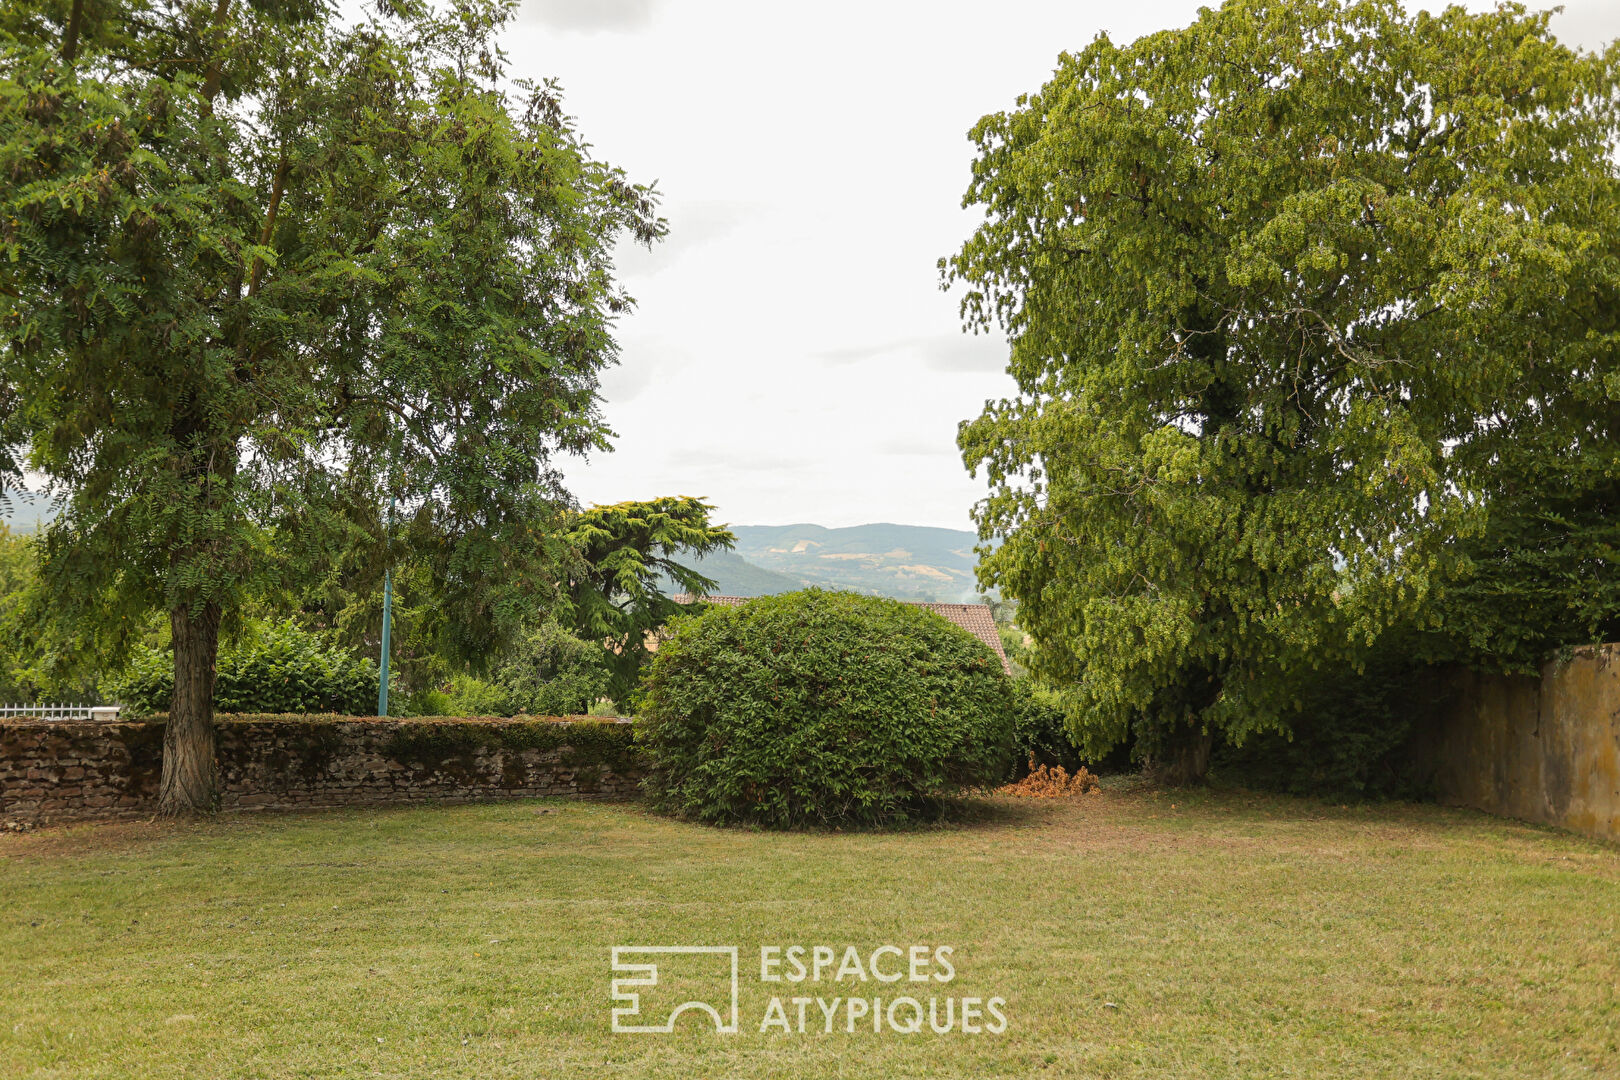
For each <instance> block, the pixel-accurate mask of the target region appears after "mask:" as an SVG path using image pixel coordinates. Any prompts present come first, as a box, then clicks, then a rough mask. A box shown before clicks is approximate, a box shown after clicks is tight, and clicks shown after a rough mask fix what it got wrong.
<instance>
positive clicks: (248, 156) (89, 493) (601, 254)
mask: <svg viewBox="0 0 1620 1080" xmlns="http://www.w3.org/2000/svg"><path fill="white" fill-rule="evenodd" d="M513 9H514V7H513V5H512V4H510V3H502V2H499V0H453V2H452V3H450V4H449V5H448V6H435V5H434V4H432V3H429V2H423V0H381V2H380V3H379V5H378V6H377V8H376V9H375V10H374V11H372V12H370V13H369V14H368V15H366V16H365V17H363V18H359V19H357V20H344V19H340V18H339V16H338V14H337V10H336V8H335V6H330V5H328V4H327V3H325V2H324V0H17V2H14V3H8V4H7V5H6V6H5V9H4V14H3V15H0V35H3V36H0V178H3V179H0V185H3V186H0V406H3V408H0V414H3V415H0V423H3V425H4V426H3V428H0V446H4V447H5V448H6V456H5V459H4V462H3V464H4V465H5V466H6V467H7V469H8V471H10V472H12V473H15V472H17V471H18V470H19V469H20V468H27V469H31V470H34V471H35V472H37V473H39V474H43V475H44V476H45V477H46V478H48V479H49V481H50V483H51V484H52V485H53V486H54V487H55V488H56V489H57V490H58V491H59V492H60V493H61V494H62V495H63V496H64V497H65V503H64V506H63V511H62V513H61V516H60V517H59V518H58V519H57V520H56V521H55V522H54V523H53V525H52V526H51V527H50V528H49V530H48V531H47V533H46V535H45V537H44V538H43V543H42V563H41V567H40V572H41V574H42V575H43V576H44V578H45V579H46V580H47V581H49V582H50V583H51V585H52V588H53V592H54V595H55V597H56V599H57V600H58V601H59V611H60V613H62V614H64V615H67V616H77V617H79V618H80V619H81V621H83V622H85V623H86V624H93V625H95V626H97V627H100V628H101V629H102V630H103V631H105V633H106V636H107V638H108V639H109V643H110V644H111V645H114V646H115V645H117V644H118V638H119V637H120V636H121V635H122V634H123V633H124V632H125V629H126V628H128V627H132V626H134V625H136V621H137V617H138V615H139V614H141V613H144V612H149V611H151V610H153V609H154V608H156V609H161V610H163V611H165V612H167V614H168V617H169V620H170V622H171V625H172V630H173V641H174V663H175V691H174V699H173V703H172V708H171V712H170V717H169V721H168V725H167V731H166V734H165V741H164V763H163V780H162V795H161V805H162V807H163V809H164V810H166V811H171V812H176V811H187V810H194V809H200V808H206V807H208V806H210V805H211V803H212V802H213V800H214V798H215V788H216V775H215V771H216V766H215V761H214V737H213V727H212V697H213V679H214V661H215V655H216V652H217V648H218V640H219V632H220V625H221V620H222V619H228V618H230V617H231V615H232V613H233V611H235V610H237V609H238V608H239V605H240V604H241V603H242V601H243V599H244V597H247V596H248V595H249V594H256V595H260V596H262V595H264V594H265V593H266V592H274V591H275V590H295V589H299V588H303V587H305V586H307V583H308V581H309V578H310V576H311V575H312V574H316V573H320V572H323V571H326V570H329V569H330V567H331V565H332V559H333V558H334V557H335V556H336V555H337V554H338V553H347V557H349V558H351V559H352V558H354V557H355V556H354V553H355V552H360V553H361V554H362V555H363V556H365V558H363V559H362V560H361V561H362V562H365V563H366V564H367V565H369V566H370V567H371V572H372V573H376V572H377V570H378V569H379V568H380V566H381V565H382V563H383V562H384V560H385V559H399V560H408V561H410V562H411V563H412V564H413V565H427V566H429V567H431V568H432V571H433V575H434V578H435V582H436V585H435V587H436V590H437V595H438V597H439V600H440V605H441V610H442V612H443V615H444V619H445V623H446V625H448V626H452V627H454V633H453V634H452V635H450V637H451V639H452V640H453V644H454V645H455V646H456V647H458V648H460V649H461V650H463V651H464V652H467V653H476V652H477V651H479V650H480V649H482V648H485V647H487V646H488V644H489V639H490V636H491V635H492V634H494V633H495V632H496V631H497V630H498V628H499V627H500V626H502V625H511V624H515V620H510V619H507V620H503V619H501V618H500V617H499V616H500V615H501V613H502V610H503V608H513V607H518V606H521V605H523V604H525V603H529V602H532V597H533V596H534V595H541V594H542V593H541V591H542V590H543V589H544V587H545V582H546V581H547V580H549V576H548V575H549V574H550V568H551V562H552V555H553V554H554V547H555V542H556V538H555V537H548V536H547V535H546V529H547V526H546V523H548V522H554V521H556V520H558V517H559V514H560V513H561V512H563V511H564V510H565V509H566V502H567V499H566V494H565V492H564V490H563V488H562V486H561V484H560V481H559V478H558V475H557V474H556V472H555V470H554V467H553V465H552V461H553V459H554V457H555V456H556V455H557V454H559V453H561V452H570V451H582V450H585V449H588V448H592V447H599V446H602V445H604V443H605V438H606V436H607V435H608V432H607V431H606V429H605V427H604V426H603V423H602V421H601V419H600V416H599V412H598V409H597V375H598V372H599V371H600V370H601V369H602V368H603V366H604V365H606V364H609V363H612V362H613V361H614V359H615V345H614V340H613V337H612V335H611V330H612V322H613V317H614V316H615V314H616V313H619V312H622V311H624V310H625V309H626V307H627V305H628V304H629V302H630V301H629V298H628V297H627V296H626V295H625V294H624V293H623V291H622V289H621V288H620V287H619V286H618V285H617V284H616V282H615V280H614V277H613V274H612V264H611V252H612V247H613V244H614V243H615V241H616V239H617V238H618V237H619V236H620V235H621V234H623V233H625V232H628V233H630V234H632V235H633V236H634V237H635V238H637V239H639V240H641V241H644V242H651V241H652V240H653V239H655V238H656V237H657V236H658V235H659V234H660V233H661V232H662V230H663V224H662V222H661V221H659V220H658V219H657V218H656V217H655V216H654V205H653V197H652V194H651V193H650V192H649V191H648V190H647V189H644V188H641V187H637V186H634V185H632V184H630V183H628V182H627V181H626V180H625V178H624V177H623V176H622V174H621V173H619V172H618V171H617V170H615V169H613V168H610V167H608V166H607V165H605V164H603V163H601V162H599V161H597V160H594V159H593V158H592V157H591V155H590V154H589V152H588V150H587V148H586V146H585V145H584V143H583V142H582V141H581V140H580V138H579V136H578V135H577V133H576V132H575V130H574V128H573V127H572V125H571V122H570V121H569V119H568V118H567V117H566V116H565V115H564V114H563V112H562V109H561V105H560V103H559V100H558V95H557V92H556V89H555V87H554V86H552V85H550V84H545V85H530V84H526V83H522V82H518V83H511V82H509V81H508V80H507V78H506V76H505V73H504V59H503V56H502V54H501V52H500V49H499V47H498V42H497V35H498V32H499V30H500V29H501V27H502V26H503V25H504V23H505V22H506V21H507V20H508V19H509V18H510V17H511V14H512V11H513ZM390 500H393V502H394V503H395V504H396V505H397V508H398V510H397V513H396V514H392V515H390V514H388V513H387V512H386V511H385V510H384V507H386V506H387V505H388V504H389V501H390ZM391 522H392V523H396V524H393V525H392V526H391V525H390V523H391Z"/></svg>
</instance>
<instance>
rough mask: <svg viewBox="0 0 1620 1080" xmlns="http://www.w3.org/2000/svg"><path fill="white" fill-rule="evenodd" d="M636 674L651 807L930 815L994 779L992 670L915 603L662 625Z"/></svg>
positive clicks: (715, 817) (775, 823) (774, 822)
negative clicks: (661, 635) (641, 675)
mask: <svg viewBox="0 0 1620 1080" xmlns="http://www.w3.org/2000/svg"><path fill="white" fill-rule="evenodd" d="M671 627H672V634H671V636H670V637H669V638H668V639H667V640H666V641H665V642H664V643H663V644H662V645H660V646H659V649H658V653H657V655H656V656H655V657H654V659H653V662H652V665H651V668H650V670H649V672H648V675H647V678H646V682H645V689H644V696H643V699H642V702H641V708H640V710H639V712H638V723H637V728H638V731H637V736H636V741H637V745H638V746H639V747H640V748H641V751H642V756H643V760H644V763H645V765H646V766H647V768H648V770H649V777H648V780H647V782H646V783H645V785H644V787H645V790H646V791H647V792H648V795H649V797H650V798H651V800H652V803H653V805H654V806H655V807H657V808H658V809H660V810H662V811H664V812H667V813H671V814H674V815H677V816H680V817H686V818H691V819H695V820H699V821H707V822H713V823H717V824H752V825H760V826H766V827H772V828H789V827H798V826H807V825H816V826H834V825H882V824H890V823H898V822H903V821H905V820H908V819H911V818H915V817H919V816H931V815H937V813H938V812H939V810H940V809H941V808H942V806H943V804H944V800H945V799H946V798H947V797H948V796H950V795H952V794H955V793H957V792H959V791H961V790H962V789H963V788H970V787H977V786H983V785H988V784H994V783H997V782H999V781H1000V780H1002V779H1003V778H1004V777H1005V776H1006V774H1007V769H1008V767H1009V765H1010V764H1011V759H1012V739H1013V702H1012V690H1011V687H1010V685H1009V683H1008V680H1007V677H1006V675H1005V673H1004V672H1003V671H1002V667H1001V661H1000V660H999V659H998V658H997V657H996V655H995V654H994V653H993V652H991V651H990V649H989V648H987V647H986V646H985V645H984V643H983V642H981V641H979V640H978V639H977V638H975V637H973V635H972V634H969V633H968V632H967V631H965V630H963V629H961V628H960V627H958V626H954V625H952V624H951V623H949V622H947V621H945V620H944V619H942V618H940V617H939V616H938V615H935V614H933V613H932V612H929V611H926V610H924V609H922V608H918V607H913V606H912V605H909V604H902V603H900V602H899V601H896V600H884V599H880V598H877V597H870V596H856V595H853V594H850V593H831V592H822V591H820V590H817V589H810V590H808V591H805V592H796V593H786V594H783V595H779V596H766V597H760V598H759V599H756V600H751V601H749V602H748V603H747V604H744V605H743V606H741V607H734V608H726V607H712V608H709V609H708V610H706V611H705V612H703V614H701V615H696V616H690V617H687V618H682V619H676V620H674V621H673V622H672V623H671Z"/></svg>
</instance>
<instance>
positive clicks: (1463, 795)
mask: <svg viewBox="0 0 1620 1080" xmlns="http://www.w3.org/2000/svg"><path fill="white" fill-rule="evenodd" d="M1434 782H1435V790H1436V793H1437V794H1438V795H1439V797H1440V799H1441V801H1442V802H1447V803H1451V804H1453V805H1457V806H1472V807H1475V808H1477V809H1480V810H1485V811H1488V812H1490V813H1493V814H1502V815H1505V816H1507V817H1515V818H1522V819H1523V820H1526V821H1539V822H1545V823H1547V824H1549V825H1558V826H1560V827H1562V828H1566V829H1572V830H1574V831H1576V832H1581V833H1585V834H1587V835H1588V836H1597V837H1601V838H1603V839H1607V840H1615V841H1620V645H1602V646H1598V647H1596V648H1592V649H1582V650H1579V651H1578V652H1577V653H1576V654H1575V656H1574V658H1573V659H1571V660H1569V661H1551V662H1549V663H1547V664H1546V665H1545V666H1543V668H1542V671H1541V677H1540V678H1539V679H1538V678H1535V677H1533V676H1523V677H1505V676H1482V675H1477V674H1473V673H1464V674H1460V675H1458V676H1457V677H1456V681H1455V683H1454V689H1453V694H1452V695H1451V707H1450V708H1449V709H1448V710H1447V715H1446V716H1445V718H1444V720H1443V722H1442V725H1441V729H1440V731H1439V732H1438V738H1437V739H1436V742H1435V747H1434Z"/></svg>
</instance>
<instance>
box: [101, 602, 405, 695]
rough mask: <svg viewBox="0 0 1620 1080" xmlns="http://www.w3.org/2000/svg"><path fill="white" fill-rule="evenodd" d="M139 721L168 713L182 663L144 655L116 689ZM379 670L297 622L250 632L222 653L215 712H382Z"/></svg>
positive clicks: (145, 651) (138, 654)
mask: <svg viewBox="0 0 1620 1080" xmlns="http://www.w3.org/2000/svg"><path fill="white" fill-rule="evenodd" d="M112 690H113V694H114V696H115V698H116V699H117V700H119V701H120V702H122V703H123V704H125V705H127V706H129V707H130V709H131V711H132V712H133V713H135V714H142V713H163V712H167V711H168V709H169V700H170V697H171V696H172V695H173V693H174V657H173V655H172V654H171V653H168V652H165V651H162V650H158V649H151V648H147V647H144V646H143V647H140V648H137V649H136V651H135V654H134V656H133V657H132V658H131V661H130V665H129V669H128V671H127V672H126V673H125V674H124V675H123V677H122V678H121V679H119V680H118V681H116V682H115V683H114V685H113V688H112ZM376 704H377V664H376V662H375V661H372V660H369V659H362V658H358V657H356V656H355V655H354V654H353V653H351V652H349V651H348V650H346V649H342V648H338V647H335V646H332V645H329V644H328V643H327V641H326V640H325V638H323V637H322V636H321V635H318V634H313V633H310V632H309V631H306V630H302V629H300V628H299V627H298V626H296V625H294V624H293V623H291V622H287V623H279V624H269V625H265V626H250V627H249V628H248V632H247V633H245V634H244V635H243V636H242V639H241V640H240V641H238V642H236V643H235V644H231V645H227V646H226V647H224V648H222V649H221V650H220V653H219V667H218V674H217V676H216V679H215V683H214V707H215V708H216V709H217V710H219V711H220V712H225V713H326V712H331V713H344V714H348V715H357V716H365V715H369V714H371V713H373V712H375V711H376Z"/></svg>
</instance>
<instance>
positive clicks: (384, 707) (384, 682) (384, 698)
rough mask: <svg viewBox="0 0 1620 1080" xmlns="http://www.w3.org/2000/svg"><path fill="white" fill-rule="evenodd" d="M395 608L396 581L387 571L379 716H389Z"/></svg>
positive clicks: (378, 684)
mask: <svg viewBox="0 0 1620 1080" xmlns="http://www.w3.org/2000/svg"><path fill="white" fill-rule="evenodd" d="M393 607H394V580H393V575H392V573H390V572H389V571H387V570H384V571H383V632H382V663H381V664H379V665H378V673H379V678H378V679H377V715H378V716H387V715H388V623H389V621H390V620H389V617H390V616H391V615H392V614H393Z"/></svg>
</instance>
